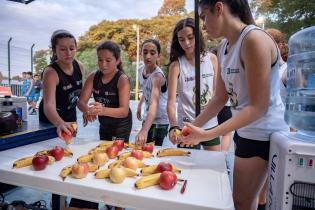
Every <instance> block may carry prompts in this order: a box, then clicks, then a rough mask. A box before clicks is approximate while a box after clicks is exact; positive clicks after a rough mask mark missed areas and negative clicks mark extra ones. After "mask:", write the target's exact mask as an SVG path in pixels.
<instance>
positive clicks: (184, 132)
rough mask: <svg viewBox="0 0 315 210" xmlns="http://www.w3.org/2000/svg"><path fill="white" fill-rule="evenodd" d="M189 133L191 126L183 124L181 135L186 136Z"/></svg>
mask: <svg viewBox="0 0 315 210" xmlns="http://www.w3.org/2000/svg"><path fill="white" fill-rule="evenodd" d="M190 133H191V128H189V127H188V126H186V125H184V127H183V129H182V135H183V136H188V135H189V134H190Z"/></svg>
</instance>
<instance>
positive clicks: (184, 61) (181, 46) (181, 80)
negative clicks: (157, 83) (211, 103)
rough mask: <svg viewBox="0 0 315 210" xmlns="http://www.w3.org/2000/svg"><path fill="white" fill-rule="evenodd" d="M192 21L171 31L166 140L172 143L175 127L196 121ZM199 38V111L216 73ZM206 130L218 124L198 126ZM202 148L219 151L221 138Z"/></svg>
mask: <svg viewBox="0 0 315 210" xmlns="http://www.w3.org/2000/svg"><path fill="white" fill-rule="evenodd" d="M194 30H195V21H194V19H192V18H186V19H182V20H180V21H179V22H178V23H177V24H176V26H175V29H174V31H173V38H172V43H171V53H170V64H169V74H168V86H169V91H168V101H167V113H168V118H169V121H170V125H171V127H170V129H169V138H170V141H171V142H172V143H173V144H175V143H177V141H176V139H177V138H176V136H175V133H174V130H175V128H179V127H183V124H184V121H185V120H186V119H188V121H193V120H194V119H195V116H196V115H195V110H196V107H195V35H194ZM200 38H201V47H200V53H201V63H200V79H201V81H200V84H201V91H200V92H201V106H202V109H203V108H204V106H205V105H206V103H207V101H208V100H209V99H210V98H211V97H212V95H213V87H214V78H215V77H216V74H217V68H218V62H217V58H216V56H215V55H214V54H212V53H210V52H206V50H205V43H204V42H203V38H202V34H201V33H200ZM176 93H177V94H178V106H177V119H176ZM198 125H199V126H203V127H204V128H205V129H209V128H212V127H215V126H217V125H218V122H217V119H216V117H213V118H212V119H209V120H208V122H204V123H202V124H198ZM202 145H203V147H204V149H207V150H220V139H219V138H217V137H216V138H214V139H212V140H211V141H207V142H203V144H202Z"/></svg>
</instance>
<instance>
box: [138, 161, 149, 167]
mask: <svg viewBox="0 0 315 210" xmlns="http://www.w3.org/2000/svg"><path fill="white" fill-rule="evenodd" d="M137 162H138V168H144V167H147V166H148V165H146V164H144V162H142V161H141V160H138V159H137Z"/></svg>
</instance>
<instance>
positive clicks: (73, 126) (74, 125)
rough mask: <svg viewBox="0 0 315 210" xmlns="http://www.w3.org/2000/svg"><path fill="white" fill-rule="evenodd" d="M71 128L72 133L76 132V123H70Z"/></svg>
mask: <svg viewBox="0 0 315 210" xmlns="http://www.w3.org/2000/svg"><path fill="white" fill-rule="evenodd" d="M71 127H72V128H73V130H74V132H77V130H78V124H77V123H72V124H71Z"/></svg>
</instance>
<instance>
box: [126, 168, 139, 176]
mask: <svg viewBox="0 0 315 210" xmlns="http://www.w3.org/2000/svg"><path fill="white" fill-rule="evenodd" d="M124 170H125V173H126V176H127V177H134V176H138V174H137V172H136V171H135V170H133V169H131V168H124Z"/></svg>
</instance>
